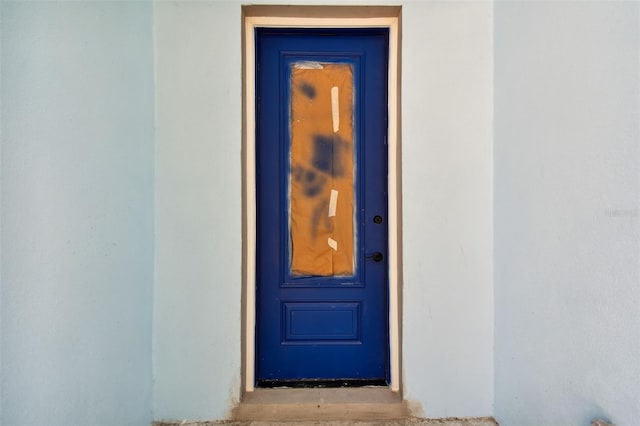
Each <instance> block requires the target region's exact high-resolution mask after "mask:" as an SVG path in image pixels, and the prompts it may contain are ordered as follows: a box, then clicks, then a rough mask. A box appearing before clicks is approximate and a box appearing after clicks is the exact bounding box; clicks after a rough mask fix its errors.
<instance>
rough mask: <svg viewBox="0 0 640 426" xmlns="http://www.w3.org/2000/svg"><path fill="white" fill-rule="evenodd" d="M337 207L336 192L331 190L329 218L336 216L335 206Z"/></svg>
mask: <svg viewBox="0 0 640 426" xmlns="http://www.w3.org/2000/svg"><path fill="white" fill-rule="evenodd" d="M337 205H338V191H336V190H335V189H332V190H331V197H330V198H329V217H333V216H335V215H336V206H337Z"/></svg>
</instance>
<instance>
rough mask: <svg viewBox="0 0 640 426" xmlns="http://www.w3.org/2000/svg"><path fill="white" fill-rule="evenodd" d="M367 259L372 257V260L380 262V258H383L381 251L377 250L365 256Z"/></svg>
mask: <svg viewBox="0 0 640 426" xmlns="http://www.w3.org/2000/svg"><path fill="white" fill-rule="evenodd" d="M367 259H373V261H374V262H382V259H384V256H382V253H380V252H379V251H377V252H375V253H373V254H372V255H371V256H367Z"/></svg>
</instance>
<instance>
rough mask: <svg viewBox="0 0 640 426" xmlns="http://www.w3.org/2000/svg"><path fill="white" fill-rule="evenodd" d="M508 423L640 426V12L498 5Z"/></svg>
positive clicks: (499, 275) (503, 409) (500, 406)
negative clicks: (602, 422)
mask: <svg viewBox="0 0 640 426" xmlns="http://www.w3.org/2000/svg"><path fill="white" fill-rule="evenodd" d="M495 136H496V137H495V150H494V152H495V229H496V237H495V242H496V252H495V265H496V270H495V300H496V328H495V335H496V349H495V366H496V379H495V397H496V409H495V413H496V417H497V419H498V421H499V422H500V424H502V425H505V426H509V425H519V426H522V425H558V424H562V425H585V424H589V422H590V421H591V420H592V419H594V418H598V417H600V418H604V419H607V420H610V421H612V422H613V423H614V424H616V425H620V426H622V425H637V424H639V422H640V315H639V312H640V286H639V285H638V284H639V283H640V265H639V263H638V260H639V259H640V245H639V244H640V217H639V213H638V211H639V210H638V209H639V208H640V202H639V201H640V200H639V196H640V168H639V164H640V163H639V160H640V147H639V141H640V4H639V3H638V2H530V3H524V2H517V3H505V2H499V3H496V5H495Z"/></svg>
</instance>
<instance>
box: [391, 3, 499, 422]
mask: <svg viewBox="0 0 640 426" xmlns="http://www.w3.org/2000/svg"><path fill="white" fill-rule="evenodd" d="M492 14H493V13H492V6H491V4H490V3H461V2H452V3H445V2H438V3H418V2H414V3H408V4H406V5H405V6H403V23H402V26H403V46H402V49H403V50H402V88H403V90H402V161H403V162H402V170H403V173H402V179H403V208H404V214H403V233H404V240H403V253H404V295H403V299H404V306H403V312H404V317H403V336H404V352H403V358H404V381H405V397H406V398H407V399H410V400H414V401H418V402H419V403H420V404H422V407H423V409H424V413H425V414H426V415H427V416H429V417H451V416H457V417H461V416H488V415H491V414H492V413H493V360H492V357H493V325H492V324H493V276H492V274H493V271H492V263H493V250H492V245H493V242H492V236H493V228H492V167H493V164H492V155H493V154H492V143H493V141H492V137H493V136H492V111H493V108H492V105H493V92H492V90H493V89H492V87H493V86H492V80H493V40H492V32H493V31H492V25H493V21H492Z"/></svg>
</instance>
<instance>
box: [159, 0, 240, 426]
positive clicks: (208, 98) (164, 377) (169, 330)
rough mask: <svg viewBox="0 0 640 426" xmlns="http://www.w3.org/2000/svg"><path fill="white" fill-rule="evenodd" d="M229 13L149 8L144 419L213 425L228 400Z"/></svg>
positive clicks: (231, 395) (235, 181) (235, 186)
mask: <svg viewBox="0 0 640 426" xmlns="http://www.w3.org/2000/svg"><path fill="white" fill-rule="evenodd" d="M240 12H241V10H240V3H237V2H231V3H224V2H185V3H179V2H159V3H156V4H155V61H156V125H157V128H156V129H157V130H156V159H155V162H156V189H155V194H156V201H155V211H156V225H155V235H156V254H155V291H154V298H155V300H154V315H153V318H154V320H153V321H154V333H153V338H154V350H153V370H154V402H153V406H154V417H155V418H156V419H191V420H198V419H217V418H224V417H225V416H227V415H228V412H227V410H228V408H230V407H231V406H232V404H233V401H234V400H237V398H238V396H239V386H240V319H241V317H240V301H241V296H240V291H241V287H242V264H241V253H242V234H241V232H242V231H241V229H242V228H241V218H242V208H241V200H242V198H241V197H242V189H241V176H242V172H241V169H240V166H241V156H240V147H241V116H242V111H241V99H242V98H241V74H242V71H241V46H240V35H241V32H240V24H241V19H240Z"/></svg>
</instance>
